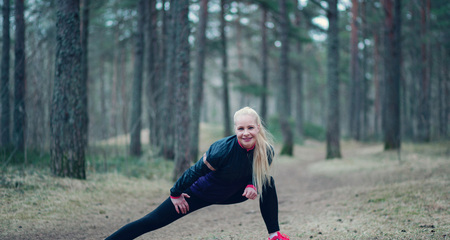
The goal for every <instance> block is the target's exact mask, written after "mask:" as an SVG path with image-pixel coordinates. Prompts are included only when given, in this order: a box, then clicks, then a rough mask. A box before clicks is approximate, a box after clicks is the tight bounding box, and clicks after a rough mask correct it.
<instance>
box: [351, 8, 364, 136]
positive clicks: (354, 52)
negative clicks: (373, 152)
mask: <svg viewBox="0 0 450 240" xmlns="http://www.w3.org/2000/svg"><path fill="white" fill-rule="evenodd" d="M358 1H359V0H352V20H351V27H352V30H351V40H350V49H351V54H350V57H351V58H350V78H351V79H350V94H351V95H350V96H351V97H350V108H349V109H350V114H349V117H350V121H349V123H350V125H349V133H350V137H351V138H353V139H355V140H357V141H358V140H360V130H361V129H360V127H361V121H360V115H361V111H360V110H361V100H362V99H361V80H360V77H361V75H360V69H359V57H358V54H359V49H358V44H359V40H358V31H359V27H358V11H359V10H358V9H359V2H358Z"/></svg>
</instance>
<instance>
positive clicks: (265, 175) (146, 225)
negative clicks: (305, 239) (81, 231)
mask: <svg viewBox="0 0 450 240" xmlns="http://www.w3.org/2000/svg"><path fill="white" fill-rule="evenodd" d="M234 131H235V133H236V135H233V136H230V137H226V138H223V139H221V140H219V141H217V142H215V143H213V144H212V145H211V146H210V147H209V149H208V151H207V152H206V153H205V154H203V157H202V158H201V159H200V160H199V161H198V162H197V163H196V164H195V165H193V166H192V167H191V168H189V169H188V170H186V171H185V172H184V173H183V175H182V176H181V177H180V178H179V179H178V180H177V182H176V183H175V185H174V186H173V187H172V189H170V197H169V198H167V200H166V201H164V202H163V203H162V204H161V205H160V206H159V207H158V208H156V209H155V210H154V211H152V212H151V213H149V214H147V215H146V216H144V217H143V218H141V219H139V220H137V221H134V222H132V223H129V224H127V225H125V226H123V227H122V228H121V229H119V230H118V231H117V232H115V233H114V234H113V235H111V236H109V237H108V238H107V239H108V240H112V239H120V240H123V239H134V238H136V237H138V236H140V235H142V234H144V233H147V232H150V231H153V230H155V229H158V228H161V227H164V226H166V225H168V224H170V223H172V222H173V221H175V220H177V219H179V218H181V217H183V216H185V215H186V214H188V213H190V212H193V211H195V210H198V209H200V208H204V207H207V206H210V205H213V204H234V203H240V202H243V201H245V200H247V199H252V200H254V199H256V198H257V197H258V193H260V194H259V198H260V210H261V214H262V217H263V219H264V222H265V224H266V228H267V230H268V232H269V240H288V239H289V237H288V236H286V235H285V234H281V233H280V232H279V230H280V228H279V224H278V199H277V193H276V190H275V183H274V180H273V178H272V177H271V176H270V175H269V170H270V164H271V162H272V159H273V157H274V151H273V147H272V146H271V144H270V142H269V139H268V137H267V135H268V133H267V131H266V129H265V128H264V126H263V125H262V123H261V118H260V117H259V115H258V113H256V111H255V110H253V109H252V108H249V107H245V108H242V109H240V110H238V111H237V112H236V113H235V114H234Z"/></svg>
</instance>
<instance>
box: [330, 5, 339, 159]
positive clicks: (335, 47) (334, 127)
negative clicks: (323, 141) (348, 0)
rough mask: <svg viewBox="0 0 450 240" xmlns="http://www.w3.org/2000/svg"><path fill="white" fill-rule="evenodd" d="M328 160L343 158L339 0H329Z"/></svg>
mask: <svg viewBox="0 0 450 240" xmlns="http://www.w3.org/2000/svg"><path fill="white" fill-rule="evenodd" d="M327 17H328V22H329V27H328V54H327V55H328V57H327V59H328V63H327V66H328V72H327V79H328V108H329V109H328V122H327V156H326V158H327V159H333V158H341V147H340V139H339V138H340V127H339V37H338V36H339V29H338V26H339V24H338V10H337V0H328V12H327Z"/></svg>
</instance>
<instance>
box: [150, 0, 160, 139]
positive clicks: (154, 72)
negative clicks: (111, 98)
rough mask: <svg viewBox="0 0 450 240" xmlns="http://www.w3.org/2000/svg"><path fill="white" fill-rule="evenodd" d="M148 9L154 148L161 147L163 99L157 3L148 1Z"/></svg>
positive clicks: (152, 137) (151, 119)
mask: <svg viewBox="0 0 450 240" xmlns="http://www.w3.org/2000/svg"><path fill="white" fill-rule="evenodd" d="M146 4H147V9H148V12H149V14H147V20H146V22H147V29H146V35H147V42H148V43H149V46H148V50H147V79H148V81H147V91H146V92H147V94H146V95H147V102H148V106H147V114H148V120H149V131H150V133H149V136H148V137H149V142H150V145H151V146H153V147H158V146H159V138H160V137H159V136H160V132H161V131H160V129H161V128H160V124H159V121H158V118H159V114H160V111H159V110H160V107H159V104H160V99H161V96H162V94H161V90H162V88H161V86H160V85H161V84H160V83H161V81H160V77H159V68H157V65H158V62H159V51H158V31H157V20H158V14H157V10H156V1H154V0H150V1H146Z"/></svg>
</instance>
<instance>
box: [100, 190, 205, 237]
mask: <svg viewBox="0 0 450 240" xmlns="http://www.w3.org/2000/svg"><path fill="white" fill-rule="evenodd" d="M186 200H187V201H188V204H189V212H188V213H191V212H193V211H195V210H198V209H200V208H203V207H206V206H209V205H210V204H209V203H206V202H204V201H201V200H200V199H198V198H196V197H195V196H192V194H191V198H189V199H186ZM188 213H187V214H188ZM187 214H178V213H177V212H176V210H175V207H174V206H173V203H172V201H171V200H170V198H167V199H166V200H165V201H164V202H163V203H162V204H161V205H160V206H159V207H158V208H156V209H155V210H153V211H152V212H151V213H149V214H147V215H146V216H144V217H143V218H141V219H138V220H136V221H134V222H131V223H128V224H127V225H125V226H123V227H122V228H120V229H119V230H117V231H116V232H115V233H113V234H112V235H111V236H109V237H108V238H106V240H116V239H117V240H119V239H120V240H127V239H135V238H137V237H138V236H140V235H142V234H144V233H147V232H150V231H153V230H156V229H158V228H161V227H164V226H166V225H168V224H170V223H172V222H174V221H176V220H177V219H179V218H181V217H183V216H186V215H187Z"/></svg>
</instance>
